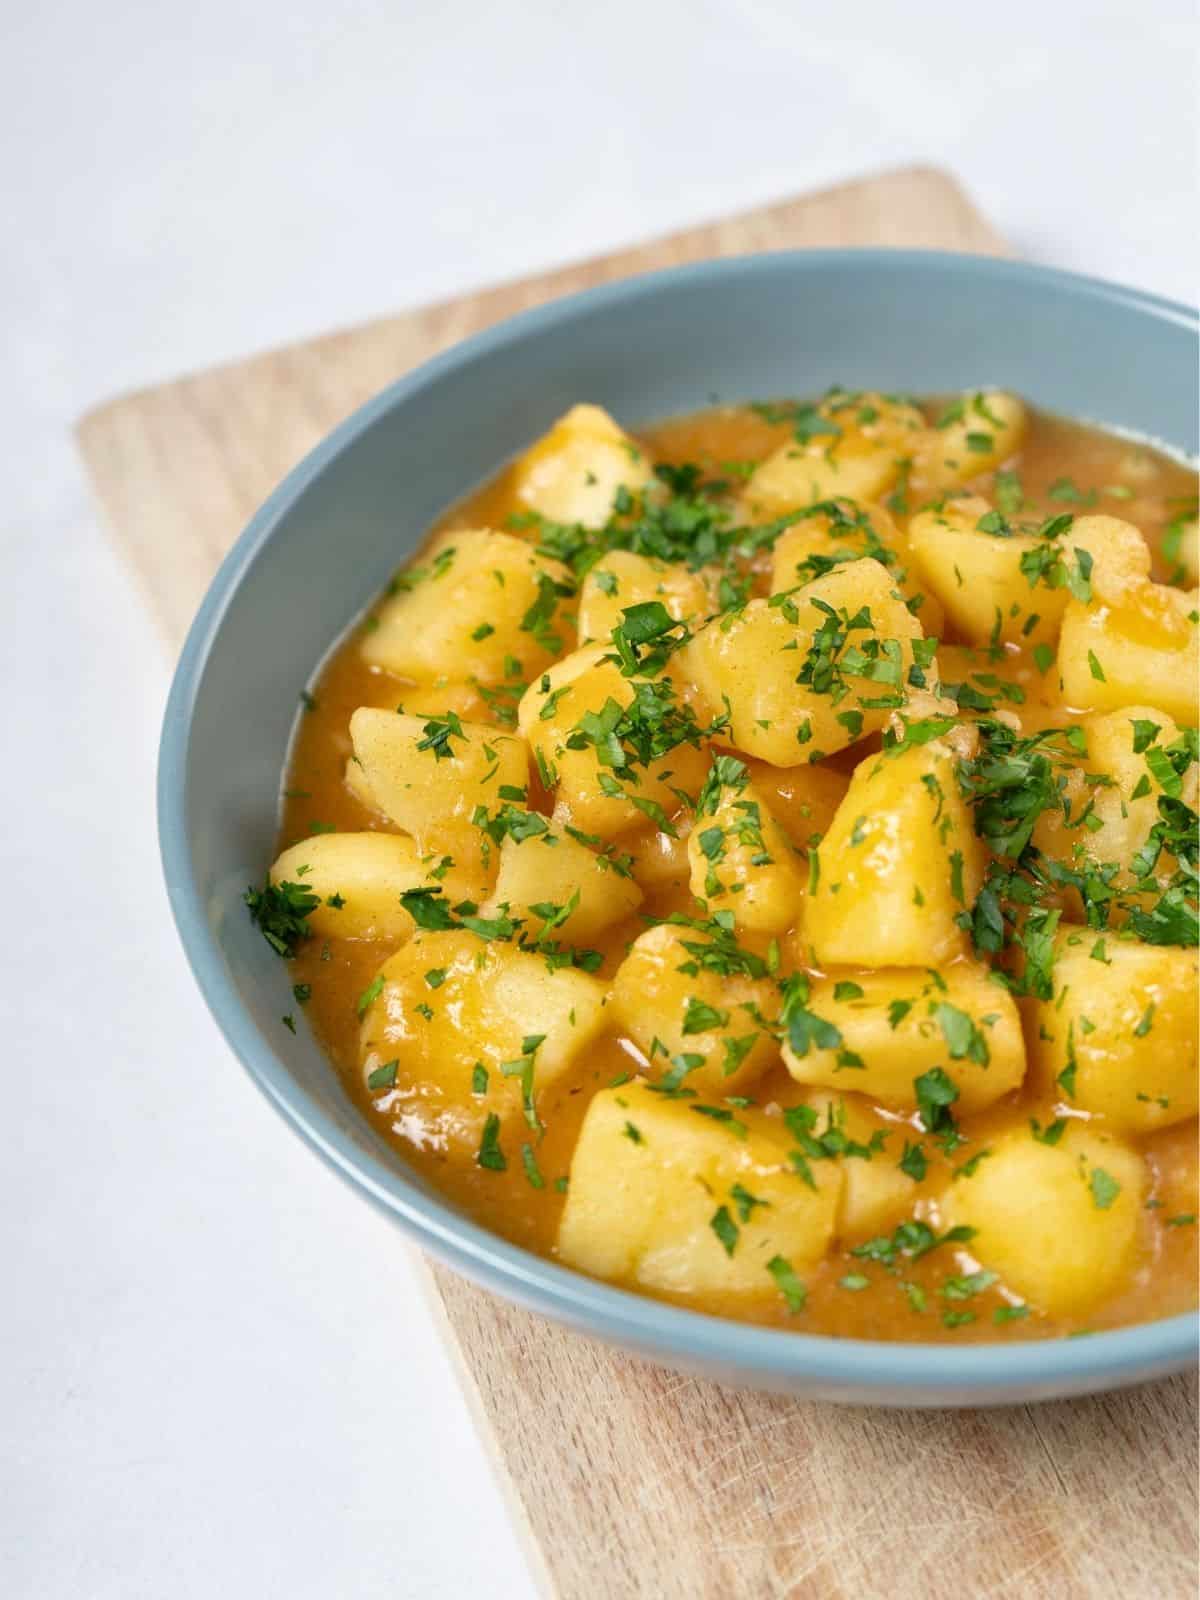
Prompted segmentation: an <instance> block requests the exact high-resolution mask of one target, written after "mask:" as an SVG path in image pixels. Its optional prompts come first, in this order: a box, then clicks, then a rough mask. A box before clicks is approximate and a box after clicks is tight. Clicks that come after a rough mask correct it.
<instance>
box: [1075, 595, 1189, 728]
mask: <svg viewBox="0 0 1200 1600" xmlns="http://www.w3.org/2000/svg"><path fill="white" fill-rule="evenodd" d="M1058 669H1059V673H1060V675H1061V678H1062V689H1063V697H1064V699H1065V700H1066V702H1067V704H1068V705H1072V706H1078V707H1081V708H1084V709H1093V710H1097V711H1108V710H1115V711H1119V710H1121V709H1122V708H1123V707H1124V706H1129V705H1149V706H1155V707H1157V709H1158V710H1159V711H1165V712H1166V713H1167V715H1168V716H1170V717H1174V718H1175V719H1176V721H1178V722H1184V723H1187V724H1188V725H1189V726H1190V727H1193V728H1194V727H1195V726H1196V721H1197V715H1198V713H1200V597H1198V595H1197V592H1196V591H1195V590H1193V591H1191V592H1190V593H1187V592H1185V591H1184V590H1182V589H1172V588H1170V587H1169V586H1168V585H1166V584H1162V583H1145V584H1142V585H1141V587H1140V588H1136V589H1133V590H1131V591H1130V592H1129V593H1127V595H1126V596H1125V598H1124V599H1123V600H1122V601H1121V603H1120V604H1115V605H1104V604H1091V605H1085V604H1084V603H1083V602H1082V601H1078V600H1072V601H1071V602H1070V604H1069V605H1068V606H1067V609H1066V611H1065V613H1064V615H1063V624H1062V639H1061V641H1060V643H1059V649H1058Z"/></svg>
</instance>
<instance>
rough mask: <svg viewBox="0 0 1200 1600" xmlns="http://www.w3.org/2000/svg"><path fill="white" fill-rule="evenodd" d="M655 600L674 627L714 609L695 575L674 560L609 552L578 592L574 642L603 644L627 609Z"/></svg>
mask: <svg viewBox="0 0 1200 1600" xmlns="http://www.w3.org/2000/svg"><path fill="white" fill-rule="evenodd" d="M648 600H657V601H659V602H660V604H662V605H664V606H665V607H666V609H667V611H668V612H669V613H670V614H671V616H672V617H674V619H675V621H676V622H683V621H686V620H687V619H688V618H692V617H706V616H708V614H709V612H710V611H712V609H713V605H712V602H711V600H710V598H709V593H708V585H707V584H706V583H705V580H704V577H703V576H702V575H701V574H700V573H699V572H691V571H689V570H688V568H687V567H684V566H681V565H679V563H677V562H674V561H655V560H652V559H651V558H650V557H649V556H639V555H635V554H634V553H633V551H631V550H614V551H612V552H611V553H610V554H609V555H606V556H605V557H604V558H603V559H602V560H600V561H598V562H597V563H596V565H595V566H594V567H593V568H592V570H591V571H590V572H589V573H588V575H587V577H586V578H585V579H584V580H583V587H582V588H581V589H580V592H579V638H580V641H581V642H586V641H587V640H589V639H594V640H599V641H602V642H604V643H607V642H608V640H609V639H610V638H611V636H612V631H613V629H614V628H615V627H617V626H618V624H619V623H620V621H621V613H622V611H624V610H626V609H627V608H628V607H629V606H636V605H644V604H645V603H646V601H648Z"/></svg>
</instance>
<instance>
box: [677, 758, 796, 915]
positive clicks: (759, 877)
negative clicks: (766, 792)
mask: <svg viewBox="0 0 1200 1600" xmlns="http://www.w3.org/2000/svg"><path fill="white" fill-rule="evenodd" d="M688 861H689V864H690V867H691V876H690V882H691V890H692V893H693V894H694V895H695V896H696V898H697V899H698V900H707V901H708V902H709V907H710V910H713V911H732V912H733V915H734V919H735V921H736V923H737V926H738V927H739V928H749V929H753V930H754V931H756V932H759V933H782V932H783V931H784V929H785V928H789V927H791V925H792V924H793V923H794V922H795V920H796V916H797V914H798V912H799V909H800V897H801V895H802V894H803V893H804V885H805V882H806V880H807V877H808V866H807V863H805V864H804V865H803V866H801V863H800V861H799V859H798V858H797V855H796V851H795V849H794V847H793V845H792V841H791V840H790V839H789V838H788V836H787V834H786V833H785V832H784V830H783V829H782V828H781V827H780V826H779V824H778V822H776V820H775V818H774V816H773V815H772V814H771V809H770V807H769V806H768V805H767V802H766V800H765V798H764V797H763V795H762V794H760V793H759V791H758V790H757V789H756V788H755V786H754V785H753V783H751V782H750V775H749V772H748V770H747V768H746V766H745V763H744V762H741V761H738V760H737V759H736V758H735V757H734V756H720V757H718V758H717V761H716V762H715V764H714V766H713V768H712V771H711V772H710V774H709V777H708V780H707V781H706V783H705V785H704V788H703V789H702V790H701V792H700V798H699V803H698V805H697V808H696V819H695V822H694V824H693V826H692V831H691V834H690V835H689V837H688Z"/></svg>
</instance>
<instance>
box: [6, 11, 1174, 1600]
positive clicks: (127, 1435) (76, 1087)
mask: <svg viewBox="0 0 1200 1600" xmlns="http://www.w3.org/2000/svg"><path fill="white" fill-rule="evenodd" d="M1193 10H1194V8H1193V6H1192V4H1191V3H1190V0H1179V3H1167V0H1154V3H1149V0H1143V3H1142V4H1141V5H1139V6H1137V7H1132V6H1130V5H1128V4H1127V3H1126V0H1122V3H1120V4H1111V3H1109V4H1101V3H1097V4H1090V5H1082V4H1079V5H1074V4H1058V3H1050V0H1040V3H1037V4H1034V3H1031V0H1009V3H1008V4H1007V5H1002V6H997V7H987V6H984V7H980V6H978V5H974V6H972V5H963V4H961V3H959V0H955V3H954V4H952V5H951V4H926V5H920V4H917V5H916V6H899V5H895V4H893V3H890V0H871V3H867V0H859V3H858V4H855V5H850V6H845V7H832V6H823V7H816V6H808V5H800V4H797V3H795V0H777V3H771V0H743V3H741V4H737V3H735V0H690V3H687V4H685V3H683V0H666V3H661V4H658V5H655V4H653V3H652V0H639V3H630V0H607V3H606V4H604V5H600V6H584V5H583V4H575V5H570V4H565V3H559V4H554V3H551V0H526V3H525V4H523V5H519V6H487V5H485V4H484V3H483V0H477V3H474V4H472V3H465V0H438V3H437V4H430V5H423V4H418V3H416V0H408V3H407V4H404V3H400V4H395V3H393V4H386V3H383V0H380V3H378V4H369V3H364V0H343V3H341V4H329V3H327V0H326V3H324V4H318V3H316V0H259V3H258V4H256V5H254V6H249V5H246V4H245V3H244V0H208V3H207V4H205V5H203V6H183V5H178V4H175V5H172V4H166V5H164V4H162V3H161V0H159V3H157V4H151V3H148V0H114V3H113V4H112V5H110V6H105V7H95V6H92V5H88V4H85V3H83V0H76V3H61V0H40V3H39V4H38V5H36V6H33V5H25V6H21V7H18V6H16V5H15V4H11V5H9V6H6V7H5V13H6V14H5V17H4V24H3V35H2V37H3V45H2V47H0V175H2V177H3V183H2V185H0V192H2V193H3V194H4V217H5V223H6V227H5V243H4V247H3V249H2V250H0V349H2V351H3V366H2V367H0V374H2V376H0V421H2V424H3V429H2V438H3V445H2V448H0V488H2V490H3V494H2V497H0V528H2V530H3V538H4V555H5V560H4V567H3V580H2V584H0V603H2V605H3V619H2V623H3V625H2V626H0V663H2V666H0V672H2V677H0V683H2V685H3V695H2V697H0V708H2V710H0V715H2V717H3V726H2V742H0V750H2V751H3V771H4V773H5V775H6V778H7V782H6V783H5V786H4V787H5V791H6V792H5V795H4V800H5V806H4V811H5V815H4V821H3V824H2V825H0V852H3V863H2V881H3V883H4V885H5V888H6V894H5V901H4V916H3V919H2V922H0V928H2V932H0V941H2V952H0V954H2V960H0V1009H2V1012H3V1023H4V1030H3V1035H2V1037H3V1040H4V1048H3V1058H2V1059H3V1066H4V1078H5V1083H4V1091H3V1101H2V1104H3V1108H4V1111H3V1121H4V1137H3V1154H2V1156H0V1252H2V1258H0V1259H2V1266H3V1278H2V1280H0V1281H2V1282H3V1302H2V1304H3V1311H2V1313H0V1418H2V1422H0V1426H2V1429H3V1435H4V1448H3V1450H2V1451H0V1594H3V1595H5V1596H11V1597H13V1600H25V1597H27V1596H37V1597H42V1596H53V1597H60V1596H62V1597H67V1596H70V1597H75V1596H86V1597H114V1600H115V1597H120V1600H133V1597H141V1596H146V1597H154V1600H165V1597H171V1600H174V1597H176V1596H186V1597H192V1596H197V1597H200V1596H204V1597H208V1596H214V1595H225V1596H236V1597H240V1596H243V1595H245V1596H255V1597H257V1596H265V1595H276V1594H278V1595H287V1596H289V1597H296V1600H305V1597H321V1600H324V1597H332V1596H338V1597H343V1596H346V1597H359V1596H377V1595H378V1596H382V1595H388V1596H402V1597H409V1596H412V1597H422V1600H424V1597H429V1600H441V1597H447V1600H449V1597H460V1596H463V1595H465V1594H468V1593H471V1592H473V1591H483V1590H486V1592H487V1593H488V1595H489V1596H490V1597H492V1600H498V1597H505V1596H524V1595H527V1594H529V1593H530V1592H531V1584H530V1579H529V1577H528V1576H527V1574H526V1571H525V1567H524V1564H523V1560H522V1556H521V1553H520V1550H519V1548H518V1546H517V1542H516V1539H515V1537H514V1535H513V1533H512V1531H511V1528H510V1526H509V1521H508V1518H507V1515H506V1512H505V1509H504V1507H503V1504H502V1502H501V1499H500V1496H499V1494H498V1492H497V1489H496V1486H495V1484H494V1482H493V1480H492V1478H491V1474H490V1469H489V1467H488V1465H487V1463H486V1461H485V1459H484V1456H483V1453H482V1451H481V1449H480V1446H479V1444H478V1443H477V1441H476V1439H475V1436H474V1433H473V1429H472V1425H471V1422H470V1420H469V1418H468V1416H467V1413H466V1409H465V1407H464V1404H463V1401H462V1398H461V1396H460V1394H459V1392H458V1389H457V1387H456V1384H455V1381H454V1379H453V1377H452V1375H451V1372H450V1368H449V1364H448V1361H447V1357H446V1354H445V1352H444V1350H443V1348H442V1347H441V1344H440V1342H439V1338H438V1335H437V1333H436V1330H435V1327H434V1324H433V1323H432V1321H431V1318H430V1314H429V1311H428V1309H427V1307H426V1306H425V1305H424V1304H423V1303H422V1299H421V1296H420V1291H419V1287H418V1282H417V1278H416V1274H415V1272H414V1268H413V1263H412V1261H411V1259H410V1258H409V1256H408V1254H407V1250H406V1248H405V1247H404V1246H403V1245H402V1243H401V1241H400V1239H399V1237H398V1236H397V1235H396V1234H395V1233H394V1232H393V1231H392V1230H391V1229H390V1228H389V1226H388V1225H387V1224H386V1223H385V1222H383V1221H382V1220H381V1219H380V1218H379V1217H377V1216H375V1215H374V1214H372V1212H371V1211H369V1210H368V1209H367V1207H365V1206H364V1205H362V1204H361V1203H360V1202H359V1201H358V1200H357V1199H356V1198H355V1197H354V1195H352V1194H351V1193H350V1191H349V1190H348V1189H346V1188H344V1187H342V1186H341V1185H340V1184H339V1183H338V1182H336V1181H335V1180H334V1179H333V1178H332V1177H331V1176H329V1175H328V1174H327V1173H326V1172H325V1171H324V1170H323V1168H322V1167H321V1166H320V1165H319V1164H318V1163H317V1162H316V1161H315V1160H314V1159H313V1158H312V1157H311V1156H310V1155H308V1154H307V1152H306V1151H305V1150H304V1149H302V1147H301V1146H300V1144H299V1142H298V1141H297V1140H296V1139H294V1138H293V1137H292V1136H291V1135H290V1134H289V1133H287V1132H286V1131H285V1129H284V1128H283V1126H282V1124H281V1123H280V1122H279V1121H278V1119H277V1118H276V1116H275V1115H274V1113H272V1112H271V1111H269V1110H268V1108H267V1106H266V1105H265V1104H264V1103H263V1102H262V1101H261V1100H260V1099H259V1097H258V1095H257V1093H256V1092H255V1091H254V1090H253V1089H252V1088H251V1087H250V1086H249V1083H248V1081H247V1080H246V1078H245V1077H244V1075H243V1074H242V1072H241V1070H240V1068H239V1067H238V1066H237V1065H236V1064H235V1063H234V1061H233V1060H232V1058H231V1057H230V1055H229V1053H228V1051H227V1050H226V1049H225V1048H224V1046H223V1044H222V1042H221V1040H220V1039H219V1038H218V1036H217V1032H216V1029H215V1028H214V1026H213V1024H212V1022H211V1021H210V1020H209V1018H208V1016H207V1014H206V1013H205V1010H204V1008H203V1006H202V1005H201V1003H200V1001H199V999H198V998H197V995H196V993H195V992H194V990H193V986H192V983H191V980H190V978H189V975H188V973H187V971H186V969H185V967H184V963H183V959H182V957H181V955H180V952H179V950H178V948H177V945H176V940H175V936H174V932H173V929H172V927H171V925H170V923H169V920H168V916H167V909H166V904H165V900H164V896H163V892H162V888H161V885H160V881H159V871H158V862H157V854H156V846H155V839H154V818H153V805H152V786H153V776H154V748H155V741H156V737H157V731H158V723H159V717H160V713H161V708H162V705H163V700H164V696H165V693H166V688H167V681H168V662H167V661H166V660H165V659H164V655H163V652H162V647H161V645H160V643H159V640H158V638H157V637H156V634H155V631H154V628H153V627H152V625H151V623H150V622H149V620H148V619H147V616H146V614H145V612H144V610H143V608H142V606H141V603H140V601H139V597H138V595H137V594H136V592H135V590H134V588H133V586H132V584H131V582H130V580H129V578H128V577H127V575H126V572H125V571H124V569H123V567H122V566H121V563H120V561H119V559H118V558H117V557H116V556H115V555H114V553H113V552H112V550H111V549H110V547H109V545H108V542H107V540H106V538H105V535H104V534H103V532H102V531H101V529H100V527H99V525H98V522H97V518H96V516H95V513H94V511H93V509H92V507H91V505H90V503H89V500H88V496H87V491H86V486H85V484H84V482H83V480H82V476H81V473H80V469H79V465H78V462H77V461H76V459H75V457H74V454H73V451H72V447H71V442H70V437H69V427H70V424H71V422H72V420H73V419H74V418H75V417H76V416H77V415H78V414H79V413H80V412H81V411H82V410H83V409H85V408H86V407H87V406H88V405H90V404H92V403H94V402H96V401H98V400H100V399H103V398H105V397H106V396H108V395H110V394H112V393H113V392H114V391H116V390H119V389H122V388H126V387H130V386H133V385H138V384H144V383H148V382H152V381H154V380H157V379H161V378H166V377H168V376H170V375H173V374H175V373H177V372H179V371H182V370H185V369H188V368H192V367H195V366H198V365H203V364H207V363H211V362H214V361H216V360H219V359H223V358H227V357H232V356H235V355H238V354H241V353H244V352H246V351H248V350H250V349H252V348H254V347H259V346H264V345H270V344H272V343H276V342H279V341H283V340H287V339H293V338H296V337H297V336H300V335H304V334H309V333H315V332H318V331H321V330H324V329H326V328H328V327H331V326H335V325H338V324H344V323H347V322H352V321H355V320H358V319H361V318H364V317H367V316H370V315H373V314H377V313H380V312H384V311H388V310H392V309H394V308H397V307H399V306H402V305H404V304H409V303H416V302H419V301H421V300H423V299H426V298H429V297H435V296H443V295H445V294H447V293H449V292H451V291H453V290H455V289H459V288H463V287H466V286H469V285H472V284H478V283H483V282H486V281H488V280H492V279H496V278H500V277H504V276H511V275H515V274H518V273H521V272H523V271H525V270H527V269H530V268H533V267H536V266H542V265H549V264H552V263H555V262H559V261H564V260H568V259H570V258H573V257H577V256H581V255H584V254H590V253H592V252H594V251H598V250H601V249H603V248H605V247H610V246H614V245H617V244H620V243H624V242H627V241H631V240H634V239H636V238H638V237H644V236H648V235H650V234H652V233H655V232H660V231H663V230H665V229H667V228H668V227H677V226H680V225H682V224H684V223H687V222H689V221H698V220H701V219H704V218H707V217H710V216H714V215H718V214H720V213H722V212H724V211H728V210H732V209H734V208H740V207H744V206H746V205H748V204H751V203H754V202H757V201H765V200H769V199H773V198H779V197H783V196H784V195H787V194H789V193H794V192H796V191H798V190H800V189H802V188H805V187H811V186H815V185H822V184H826V183H829V182H833V181H836V180H838V179H840V178H843V177H848V176H851V175H853V174H854V173H856V172H859V171H863V170H867V169H871V168H878V167H880V166H885V165H892V164H897V163H901V162H905V161H909V160H928V161H941V162H945V163H947V164H952V165H953V166H954V167H955V168H956V169H957V170H958V172H959V173H960V174H961V176H962V177H963V179H964V180H965V182H966V183H967V185H968V187H969V188H970V190H971V191H972V192H973V193H974V195H975V196H976V198H977V199H978V201H979V203H980V204H981V205H982V206H983V207H984V208H985V209H986V211H987V212H988V213H989V214H990V215H991V217H992V218H993V219H994V221H995V222H996V223H997V224H998V225H999V227H1000V228H1001V229H1002V231H1003V232H1004V233H1005V234H1006V235H1007V236H1008V238H1009V239H1010V240H1011V241H1012V242H1013V244H1014V245H1015V246H1016V247H1017V248H1018V249H1019V250H1020V251H1022V252H1023V253H1025V254H1026V255H1029V256H1031V257H1033V258H1035V259H1037V260H1041V261H1048V262H1053V263H1056V264H1059V265H1062V266H1067V267H1072V268H1076V269H1079V270H1083V271H1087V272H1093V273H1096V274H1099V275H1101V276H1107V277H1112V278H1117V279H1122V280H1124V281H1127V282H1131V283H1136V284H1140V285H1143V286H1146V287H1149V288H1152V289H1155V290H1158V291H1160V292H1162V293H1165V294H1169V295H1173V296H1176V297H1180V298H1185V299H1190V298H1192V297H1193V296H1194V292H1195V286H1196V267H1197V248H1196V237H1195V231H1194V222H1195V217H1196V214H1197V212H1196V198H1197V197H1196V171H1195V125H1194V120H1193V109H1192V101H1193V97H1194V92H1195V85H1194V70H1195V49H1196V26H1195V23H1194V20H1193Z"/></svg>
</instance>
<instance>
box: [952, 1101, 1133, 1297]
mask: <svg viewBox="0 0 1200 1600" xmlns="http://www.w3.org/2000/svg"><path fill="white" fill-rule="evenodd" d="M1051 1126H1053V1125H1051ZM1144 1185H1145V1168H1144V1164H1143V1162H1142V1158H1141V1156H1139V1155H1138V1153H1137V1152H1136V1151H1135V1150H1133V1149H1131V1148H1130V1146H1129V1145H1127V1144H1125V1143H1124V1142H1123V1141H1122V1140H1120V1139H1116V1138H1113V1137H1111V1136H1110V1135H1106V1134H1102V1133H1097V1132H1092V1131H1091V1130H1090V1129H1087V1128H1083V1127H1080V1126H1079V1125H1078V1124H1075V1123H1072V1124H1071V1125H1070V1126H1068V1127H1066V1128H1058V1129H1056V1130H1055V1132H1054V1133H1049V1132H1048V1130H1047V1129H1042V1128H1036V1127H1025V1128H1016V1129H1014V1130H1013V1131H1012V1132H1011V1133H1007V1134H1005V1135H1003V1137H1002V1138H999V1139H997V1140H996V1141H995V1142H994V1143H993V1144H992V1145H991V1146H990V1148H989V1150H988V1154H987V1156H986V1158H985V1159H984V1160H982V1161H980V1162H979V1164H978V1165H977V1166H976V1167H975V1168H974V1170H973V1171H971V1172H970V1173H969V1174H968V1175H967V1176H965V1177H964V1178H962V1180H961V1181H958V1182H954V1183H951V1184H950V1186H949V1188H948V1189H947V1190H946V1191H945V1193H944V1195H943V1197H942V1202H941V1205H942V1212H943V1216H944V1218H945V1220H946V1221H947V1222H948V1223H949V1224H951V1225H953V1226H955V1227H966V1228H971V1229H972V1230H973V1233H972V1236H971V1239H970V1242H969V1245H968V1246H967V1248H968V1249H969V1251H970V1253H971V1255H972V1256H974V1257H975V1258H976V1259H977V1260H978V1261H979V1262H981V1263H982V1265H983V1266H984V1267H985V1268H987V1269H989V1270H991V1271H993V1272H997V1273H999V1275H1000V1279H1001V1281H1002V1283H1003V1285H1004V1287H1005V1288H1006V1289H1008V1290H1010V1291H1011V1292H1012V1293H1013V1294H1016V1295H1019V1296H1020V1297H1021V1298H1022V1299H1024V1300H1028V1301H1030V1302H1031V1303H1032V1304H1033V1305H1034V1307H1036V1309H1038V1310H1040V1311H1043V1312H1048V1313H1049V1314H1050V1315H1052V1316H1066V1315H1069V1314H1071V1313H1080V1312H1086V1311H1088V1310H1089V1309H1090V1308H1091V1307H1092V1306H1093V1305H1095V1303H1096V1302H1097V1301H1098V1300H1101V1299H1103V1298H1104V1296H1105V1295H1106V1294H1108V1293H1110V1292H1111V1291H1112V1289H1113V1288H1114V1286H1115V1285H1116V1284H1118V1283H1119V1282H1120V1281H1121V1279H1122V1278H1123V1277H1125V1276H1126V1275H1127V1273H1128V1272H1129V1268H1130V1264H1131V1262H1132V1260H1133V1256H1134V1252H1135V1250H1136V1248H1137V1233H1138V1214H1139V1212H1140V1210H1141V1206H1142V1191H1143V1188H1144Z"/></svg>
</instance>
